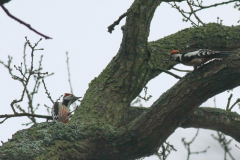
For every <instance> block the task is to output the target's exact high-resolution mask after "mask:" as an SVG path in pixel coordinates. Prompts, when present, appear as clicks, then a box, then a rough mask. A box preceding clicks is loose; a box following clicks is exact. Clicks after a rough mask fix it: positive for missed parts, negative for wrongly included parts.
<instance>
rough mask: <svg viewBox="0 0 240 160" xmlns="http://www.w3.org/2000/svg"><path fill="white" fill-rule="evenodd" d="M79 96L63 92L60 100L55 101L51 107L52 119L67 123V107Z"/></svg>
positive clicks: (68, 113)
mask: <svg viewBox="0 0 240 160" xmlns="http://www.w3.org/2000/svg"><path fill="white" fill-rule="evenodd" d="M79 98H81V97H76V96H74V95H73V94H70V93H65V94H64V96H63V100H62V102H55V103H54V105H53V107H52V117H53V121H55V122H61V123H67V122H68V121H69V115H70V112H69V107H70V105H71V104H72V103H74V102H75V101H76V100H78V99H79Z"/></svg>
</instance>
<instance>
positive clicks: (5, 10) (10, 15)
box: [1, 5, 52, 39]
mask: <svg viewBox="0 0 240 160" xmlns="http://www.w3.org/2000/svg"><path fill="white" fill-rule="evenodd" d="M1 7H2V9H3V10H4V12H5V13H6V14H7V15H8V16H9V17H11V18H12V19H14V20H16V21H17V22H19V23H21V24H23V25H24V26H26V27H27V28H28V29H30V30H32V31H33V32H35V33H37V34H38V35H40V36H42V37H44V38H45V39H52V38H51V37H48V36H46V35H44V34H42V33H40V32H38V31H37V30H35V29H33V28H32V27H31V25H30V24H27V23H25V22H23V21H22V20H20V19H18V18H17V17H15V16H13V15H12V14H11V13H10V12H9V11H8V10H7V9H6V8H5V7H4V6H3V5H1Z"/></svg>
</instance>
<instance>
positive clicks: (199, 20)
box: [187, 0, 205, 26]
mask: <svg viewBox="0 0 240 160" xmlns="http://www.w3.org/2000/svg"><path fill="white" fill-rule="evenodd" d="M187 4H188V6H189V8H190V9H191V14H193V15H194V17H195V18H196V19H197V20H198V22H200V23H201V24H202V25H203V26H204V25H205V24H204V23H203V22H202V21H201V19H200V18H199V17H198V16H197V15H196V13H195V12H194V10H193V8H192V4H191V3H190V2H189V0H187Z"/></svg>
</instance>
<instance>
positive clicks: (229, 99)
mask: <svg viewBox="0 0 240 160" xmlns="http://www.w3.org/2000/svg"><path fill="white" fill-rule="evenodd" d="M232 96H233V95H232V93H231V94H230V96H229V97H228V103H227V107H226V110H227V111H228V110H229V105H230V101H231V99H232Z"/></svg>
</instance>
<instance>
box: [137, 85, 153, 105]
mask: <svg viewBox="0 0 240 160" xmlns="http://www.w3.org/2000/svg"><path fill="white" fill-rule="evenodd" d="M143 89H144V94H145V95H144V97H142V96H141V95H138V97H139V98H141V99H143V100H144V101H145V102H147V101H149V99H150V98H152V95H149V96H148V97H147V89H148V87H147V86H145V87H143Z"/></svg>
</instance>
